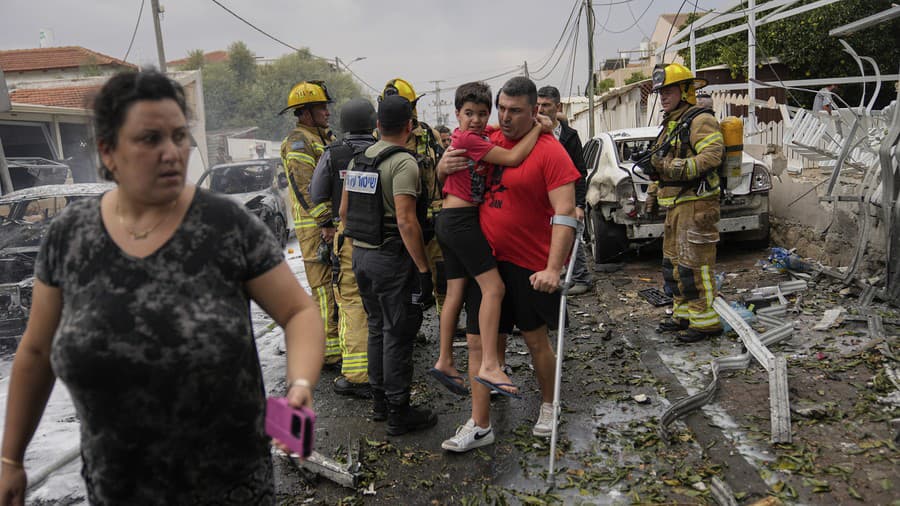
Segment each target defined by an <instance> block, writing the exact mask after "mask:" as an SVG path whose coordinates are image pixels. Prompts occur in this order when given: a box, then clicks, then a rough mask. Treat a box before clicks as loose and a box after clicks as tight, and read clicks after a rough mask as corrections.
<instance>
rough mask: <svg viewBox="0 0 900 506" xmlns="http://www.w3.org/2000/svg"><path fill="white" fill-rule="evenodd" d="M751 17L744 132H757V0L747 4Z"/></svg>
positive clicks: (748, 26)
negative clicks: (755, 107)
mask: <svg viewBox="0 0 900 506" xmlns="http://www.w3.org/2000/svg"><path fill="white" fill-rule="evenodd" d="M747 9H748V12H749V13H750V17H749V19H748V20H747V98H748V99H749V100H748V102H747V123H749V124H750V127H749V128H748V127H747V123H744V130H745V131H749V132H755V131H756V112H755V111H754V110H753V100H755V99H756V84H755V83H754V82H753V81H755V80H756V0H749V2H748V4H747Z"/></svg>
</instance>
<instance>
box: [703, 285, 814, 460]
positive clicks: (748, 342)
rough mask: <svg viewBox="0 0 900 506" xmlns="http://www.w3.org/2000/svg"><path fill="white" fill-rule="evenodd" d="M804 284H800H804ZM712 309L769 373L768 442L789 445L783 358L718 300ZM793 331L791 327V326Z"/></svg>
mask: <svg viewBox="0 0 900 506" xmlns="http://www.w3.org/2000/svg"><path fill="white" fill-rule="evenodd" d="M805 284H806V283H805V282H804V285H805ZM713 309H715V310H716V312H717V313H719V316H720V317H722V319H723V320H725V321H727V322H728V323H729V324H730V325H731V327H732V328H734V330H735V332H737V333H738V335H739V336H740V338H741V341H743V343H744V346H746V347H747V349H748V350H749V351H750V354H751V355H753V358H755V359H756V360H757V361H758V362H759V363H760V364H762V366H763V367H764V368H765V369H766V372H767V373H768V374H769V409H770V411H771V419H772V438H771V439H772V442H773V443H790V442H791V412H790V401H789V399H788V384H787V361H786V360H785V358H784V357H776V356H775V355H773V354H772V352H771V351H769V349H768V348H767V347H766V345H765V344H763V343H762V342H761V341H760V336H758V335H757V334H756V332H755V331H754V330H753V328H752V327H750V325H749V324H748V323H747V322H745V321H744V319H743V318H741V316H740V315H739V314H737V313H736V312H735V311H734V309H732V308H731V306H729V305H728V302H726V301H725V299H723V298H721V297H716V299H715V301H713ZM791 328H792V329H793V326H791Z"/></svg>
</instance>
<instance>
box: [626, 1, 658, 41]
mask: <svg viewBox="0 0 900 506" xmlns="http://www.w3.org/2000/svg"><path fill="white" fill-rule="evenodd" d="M650 5H653V0H650ZM625 7H628V13H629V14H631V19H633V20H634V24H635V25H637V28H638V30H640V32H641V35H643V36H644V37H647V38H648V39H649V38H650V36H649V35H647V32H645V31H644V29H643V28H642V27H641V25H638V21H640V18H636V17H634V11H633V10H631V4H626V5H625ZM647 8H648V9H649V8H650V7H649V6H648V7H647ZM646 13H647V11H644V14H646ZM641 17H643V15H641Z"/></svg>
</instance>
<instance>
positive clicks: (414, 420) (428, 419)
mask: <svg viewBox="0 0 900 506" xmlns="http://www.w3.org/2000/svg"><path fill="white" fill-rule="evenodd" d="M436 424H437V415H435V414H434V413H432V412H431V410H430V409H428V408H420V407H413V406H410V405H409V403H408V402H407V403H406V404H389V405H388V426H387V433H388V435H389V436H399V435H401V434H406V433H407V432H412V431H416V430H422V429H427V428H429V427H434V426H435V425H436Z"/></svg>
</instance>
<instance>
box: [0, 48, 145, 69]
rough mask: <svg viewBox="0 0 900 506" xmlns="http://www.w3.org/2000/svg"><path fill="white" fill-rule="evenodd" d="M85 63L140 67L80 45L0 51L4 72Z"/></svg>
mask: <svg viewBox="0 0 900 506" xmlns="http://www.w3.org/2000/svg"><path fill="white" fill-rule="evenodd" d="M84 65H99V66H104V65H113V66H120V67H128V68H131V69H134V70H137V69H138V66H137V65H134V64H131V63H128V62H124V61H122V60H120V59H118V58H113V57H112V56H108V55H105V54H102V53H98V52H96V51H91V50H90V49H87V48H83V47H80V46H63V47H44V48H36V49H10V50H5V51H0V68H2V69H3V71H4V72H27V71H35V70H56V69H68V68H78V67H81V66H84Z"/></svg>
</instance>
